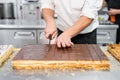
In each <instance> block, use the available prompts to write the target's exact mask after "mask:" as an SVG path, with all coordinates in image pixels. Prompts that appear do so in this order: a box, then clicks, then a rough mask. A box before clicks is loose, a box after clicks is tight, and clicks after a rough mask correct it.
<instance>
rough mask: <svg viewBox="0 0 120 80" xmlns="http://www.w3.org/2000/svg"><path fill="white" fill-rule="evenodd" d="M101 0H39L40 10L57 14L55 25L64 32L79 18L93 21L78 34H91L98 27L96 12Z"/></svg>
mask: <svg viewBox="0 0 120 80" xmlns="http://www.w3.org/2000/svg"><path fill="white" fill-rule="evenodd" d="M102 3H103V0H41V8H42V9H43V8H49V9H52V10H54V11H55V13H56V14H57V20H56V25H57V27H58V28H59V29H60V30H62V31H65V30H66V29H68V28H69V27H71V26H72V25H73V24H74V23H75V22H76V21H77V20H78V19H79V18H80V17H81V16H86V17H88V18H91V19H94V20H93V22H92V23H91V24H90V25H89V26H88V27H87V28H85V29H84V30H83V31H81V32H80V33H82V34H84V33H89V32H92V31H93V30H94V29H96V28H97V26H98V11H99V10H100V9H101V7H102Z"/></svg>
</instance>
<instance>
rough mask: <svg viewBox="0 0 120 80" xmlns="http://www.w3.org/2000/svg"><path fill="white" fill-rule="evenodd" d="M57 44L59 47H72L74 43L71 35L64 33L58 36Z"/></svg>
mask: <svg viewBox="0 0 120 80" xmlns="http://www.w3.org/2000/svg"><path fill="white" fill-rule="evenodd" d="M56 45H57V47H58V48H65V47H71V46H72V45H73V43H72V42H71V36H69V35H68V34H65V33H62V34H61V35H60V36H58V38H57V40H56Z"/></svg>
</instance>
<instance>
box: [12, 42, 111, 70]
mask: <svg viewBox="0 0 120 80" xmlns="http://www.w3.org/2000/svg"><path fill="white" fill-rule="evenodd" d="M48 48H49V46H48V45H27V46H24V47H23V48H22V49H21V50H20V51H19V52H18V54H17V55H16V56H15V57H14V59H13V61H12V66H13V68H14V69H40V68H44V69H45V68H50V69H94V70H108V69H109V59H108V58H107V57H106V56H105V55H104V53H103V52H102V51H101V49H100V48H99V47H98V46H97V45H94V44H89V45H88V44H75V45H74V46H72V47H71V48H57V47H56V46H55V45H51V49H50V50H49V52H48Z"/></svg>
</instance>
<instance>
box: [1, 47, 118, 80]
mask: <svg viewBox="0 0 120 80" xmlns="http://www.w3.org/2000/svg"><path fill="white" fill-rule="evenodd" d="M101 49H102V50H103V51H104V52H105V53H106V47H103V46H102V47H101ZM14 54H16V53H14ZM106 54H107V55H108V57H109V59H110V71H58V70H49V71H47V70H43V71H42V70H34V71H27V70H20V71H15V70H13V69H12V67H11V60H12V57H11V59H9V60H8V61H7V62H6V63H5V65H4V66H3V67H2V68H1V69H0V80H120V63H119V62H118V61H117V60H116V59H115V58H113V57H112V56H111V55H110V54H109V53H106ZM12 56H13V55H12Z"/></svg>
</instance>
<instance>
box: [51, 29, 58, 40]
mask: <svg viewBox="0 0 120 80" xmlns="http://www.w3.org/2000/svg"><path fill="white" fill-rule="evenodd" d="M56 35H57V31H55V32H54V33H53V35H52V39H54V38H55V37H56Z"/></svg>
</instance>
